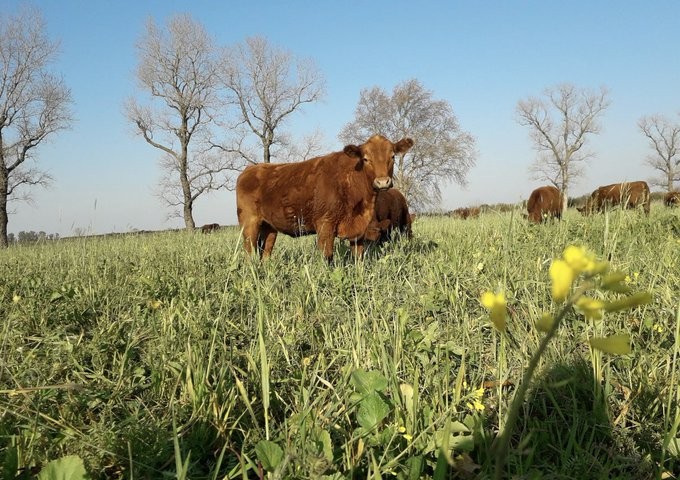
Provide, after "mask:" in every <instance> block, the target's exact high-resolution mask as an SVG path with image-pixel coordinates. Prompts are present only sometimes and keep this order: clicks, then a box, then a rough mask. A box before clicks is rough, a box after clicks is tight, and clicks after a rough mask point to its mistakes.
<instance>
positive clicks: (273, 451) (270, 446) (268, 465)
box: [255, 440, 283, 472]
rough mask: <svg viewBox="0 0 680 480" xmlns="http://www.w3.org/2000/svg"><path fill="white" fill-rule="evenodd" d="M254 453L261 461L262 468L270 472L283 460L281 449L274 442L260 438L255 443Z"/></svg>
mask: <svg viewBox="0 0 680 480" xmlns="http://www.w3.org/2000/svg"><path fill="white" fill-rule="evenodd" d="M255 454H256V455H257V459H258V460H259V461H260V462H261V463H262V468H264V469H265V470H266V471H268V472H272V471H274V470H275V469H276V467H278V466H279V464H280V463H281V460H283V450H282V449H281V447H279V446H278V445H277V444H276V443H274V442H272V441H269V440H260V441H259V442H257V445H255Z"/></svg>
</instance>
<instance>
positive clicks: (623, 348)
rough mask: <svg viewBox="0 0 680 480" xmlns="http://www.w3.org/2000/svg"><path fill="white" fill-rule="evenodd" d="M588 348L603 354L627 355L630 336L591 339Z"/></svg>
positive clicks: (621, 335)
mask: <svg viewBox="0 0 680 480" xmlns="http://www.w3.org/2000/svg"><path fill="white" fill-rule="evenodd" d="M589 342H590V346H591V347H593V348H594V349H597V350H601V351H603V352H604V353H611V354H613V355H627V354H629V353H630V352H631V348H630V335H628V334H627V333H621V334H618V335H610V336H609V337H593V338H591V339H590V340H589Z"/></svg>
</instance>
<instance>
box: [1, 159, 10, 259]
mask: <svg viewBox="0 0 680 480" xmlns="http://www.w3.org/2000/svg"><path fill="white" fill-rule="evenodd" d="M8 177H9V175H8V173H7V168H6V167H5V165H4V163H2V164H0V248H7V224H8V222H9V217H8V215H7V192H8V190H9V188H8V186H9V178H8Z"/></svg>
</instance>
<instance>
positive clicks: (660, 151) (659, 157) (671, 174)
mask: <svg viewBox="0 0 680 480" xmlns="http://www.w3.org/2000/svg"><path fill="white" fill-rule="evenodd" d="M638 126H639V127H640V130H641V131H642V134H643V135H644V136H645V137H647V140H649V145H650V146H651V147H652V150H654V153H653V154H651V155H649V156H648V157H647V158H646V160H645V161H646V163H647V165H649V166H650V167H652V168H653V169H654V170H656V172H657V174H658V175H659V176H658V177H657V178H654V179H652V180H651V183H652V184H653V185H656V186H659V187H662V188H665V189H666V191H668V192H671V191H673V190H674V183H675V182H679V181H680V122H675V123H674V122H672V121H671V120H670V119H669V118H668V117H665V116H663V115H651V116H644V117H642V118H640V120H639V121H638Z"/></svg>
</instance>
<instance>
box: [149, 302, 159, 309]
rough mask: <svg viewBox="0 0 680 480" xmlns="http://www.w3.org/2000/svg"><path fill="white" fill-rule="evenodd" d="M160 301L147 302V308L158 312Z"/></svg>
mask: <svg viewBox="0 0 680 480" xmlns="http://www.w3.org/2000/svg"><path fill="white" fill-rule="evenodd" d="M161 303H162V302H161V301H160V300H149V307H151V309H152V310H158V309H159V308H160V306H161Z"/></svg>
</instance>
